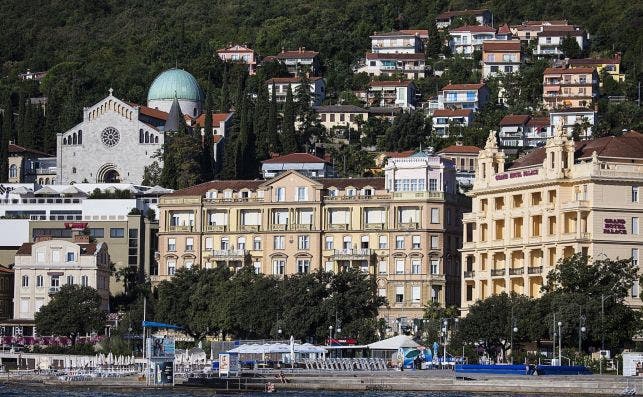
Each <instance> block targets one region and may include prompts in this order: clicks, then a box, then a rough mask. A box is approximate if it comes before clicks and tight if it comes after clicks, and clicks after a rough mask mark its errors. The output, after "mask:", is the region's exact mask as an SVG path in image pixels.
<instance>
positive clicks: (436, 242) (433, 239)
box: [431, 236, 440, 250]
mask: <svg viewBox="0 0 643 397" xmlns="http://www.w3.org/2000/svg"><path fill="white" fill-rule="evenodd" d="M439 241H440V239H439V237H438V236H431V249H434V250H436V249H438V245H439Z"/></svg>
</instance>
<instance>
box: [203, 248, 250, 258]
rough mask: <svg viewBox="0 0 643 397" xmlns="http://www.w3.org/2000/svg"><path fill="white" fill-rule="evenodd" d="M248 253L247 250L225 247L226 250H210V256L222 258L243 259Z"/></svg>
mask: <svg viewBox="0 0 643 397" xmlns="http://www.w3.org/2000/svg"><path fill="white" fill-rule="evenodd" d="M246 255H248V251H247V250H237V249H227V250H212V256H213V257H216V258H223V259H243V258H245V256H246Z"/></svg>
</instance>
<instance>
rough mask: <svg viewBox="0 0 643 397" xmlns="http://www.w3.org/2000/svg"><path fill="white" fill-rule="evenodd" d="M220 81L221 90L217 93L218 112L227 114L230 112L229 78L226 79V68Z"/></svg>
mask: <svg viewBox="0 0 643 397" xmlns="http://www.w3.org/2000/svg"><path fill="white" fill-rule="evenodd" d="M221 79H222V84H221V90H220V93H219V106H218V110H219V111H220V112H227V111H229V110H230V82H229V81H228V80H229V77H228V67H227V65H226V67H225V68H224V70H223V77H222V78H221Z"/></svg>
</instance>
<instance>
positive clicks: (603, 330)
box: [599, 294, 612, 375]
mask: <svg viewBox="0 0 643 397" xmlns="http://www.w3.org/2000/svg"><path fill="white" fill-rule="evenodd" d="M611 297H612V295H607V296H605V294H601V358H600V362H599V364H600V365H599V368H600V369H599V373H600V374H601V375H602V374H603V357H605V300H607V299H608V298H611Z"/></svg>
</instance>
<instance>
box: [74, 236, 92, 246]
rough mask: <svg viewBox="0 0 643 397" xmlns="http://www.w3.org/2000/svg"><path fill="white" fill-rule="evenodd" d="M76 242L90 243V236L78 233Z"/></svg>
mask: <svg viewBox="0 0 643 397" xmlns="http://www.w3.org/2000/svg"><path fill="white" fill-rule="evenodd" d="M74 243H76V244H89V236H87V235H85V234H77V235H75V236H74Z"/></svg>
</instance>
